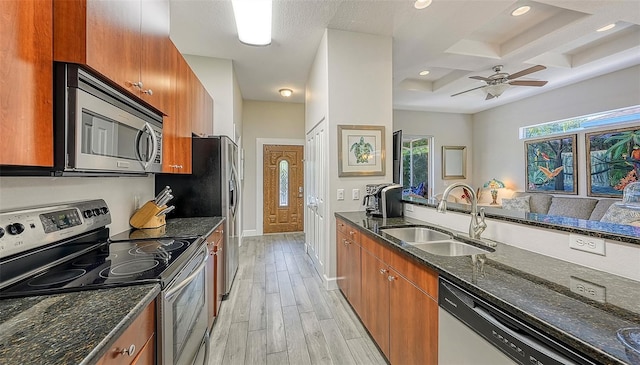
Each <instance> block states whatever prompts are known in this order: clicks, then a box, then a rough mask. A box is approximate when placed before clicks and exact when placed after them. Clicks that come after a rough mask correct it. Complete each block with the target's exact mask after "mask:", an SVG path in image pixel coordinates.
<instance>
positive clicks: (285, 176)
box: [279, 160, 289, 207]
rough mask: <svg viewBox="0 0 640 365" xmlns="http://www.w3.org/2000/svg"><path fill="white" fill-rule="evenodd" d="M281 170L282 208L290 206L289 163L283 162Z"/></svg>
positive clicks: (280, 165)
mask: <svg viewBox="0 0 640 365" xmlns="http://www.w3.org/2000/svg"><path fill="white" fill-rule="evenodd" d="M279 169H280V189H279V190H280V204H279V205H280V206H281V207H286V206H288V205H289V161H287V160H282V161H280V164H279Z"/></svg>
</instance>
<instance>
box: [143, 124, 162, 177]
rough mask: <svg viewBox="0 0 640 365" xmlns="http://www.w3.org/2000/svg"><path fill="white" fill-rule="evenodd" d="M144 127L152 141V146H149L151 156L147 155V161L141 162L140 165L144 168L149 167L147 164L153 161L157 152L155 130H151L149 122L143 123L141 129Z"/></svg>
mask: <svg viewBox="0 0 640 365" xmlns="http://www.w3.org/2000/svg"><path fill="white" fill-rule="evenodd" d="M145 129H148V130H149V134H150V135H151V141H152V142H153V147H151V156H150V157H149V161H146V162H143V163H142V165H143V166H144V169H145V170H146V169H148V168H149V164H150V163H151V162H153V160H154V159H155V158H156V155H157V154H158V138H157V137H156V132H155V131H154V130H153V128H152V127H151V124H149V122H145V123H144V128H142V130H145Z"/></svg>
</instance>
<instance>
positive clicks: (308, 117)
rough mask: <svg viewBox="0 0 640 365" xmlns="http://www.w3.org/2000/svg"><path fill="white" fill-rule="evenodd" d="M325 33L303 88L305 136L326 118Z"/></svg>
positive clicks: (327, 89) (327, 81) (327, 80)
mask: <svg viewBox="0 0 640 365" xmlns="http://www.w3.org/2000/svg"><path fill="white" fill-rule="evenodd" d="M327 33H328V31H327V30H325V32H324V35H323V36H322V40H321V41H320V45H318V50H317V51H316V58H315V59H314V60H313V63H312V65H311V69H310V71H309V76H308V77H307V84H306V86H305V93H304V98H305V117H304V119H305V128H304V130H305V134H306V133H307V132H309V131H311V129H313V127H314V126H315V125H316V124H318V123H320V121H321V120H322V119H326V118H328V108H329V106H328V103H329V101H328V98H329V79H328V76H327V75H328V74H329V69H328V68H329V66H328V61H329V60H328V55H327V52H328V48H327Z"/></svg>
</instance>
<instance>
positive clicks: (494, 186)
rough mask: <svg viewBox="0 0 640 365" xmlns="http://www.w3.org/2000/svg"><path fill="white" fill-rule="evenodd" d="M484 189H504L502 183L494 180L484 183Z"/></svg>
mask: <svg viewBox="0 0 640 365" xmlns="http://www.w3.org/2000/svg"><path fill="white" fill-rule="evenodd" d="M483 187H484V188H489V189H502V188H504V187H505V185H504V183H503V182H502V181H500V180H496V179H495V178H494V179H491V180H489V181H487V182H486V183H484V186H483Z"/></svg>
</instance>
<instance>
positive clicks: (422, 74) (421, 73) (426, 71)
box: [420, 70, 429, 76]
mask: <svg viewBox="0 0 640 365" xmlns="http://www.w3.org/2000/svg"><path fill="white" fill-rule="evenodd" d="M428 74H429V70H424V71H420V76H427V75H428Z"/></svg>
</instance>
